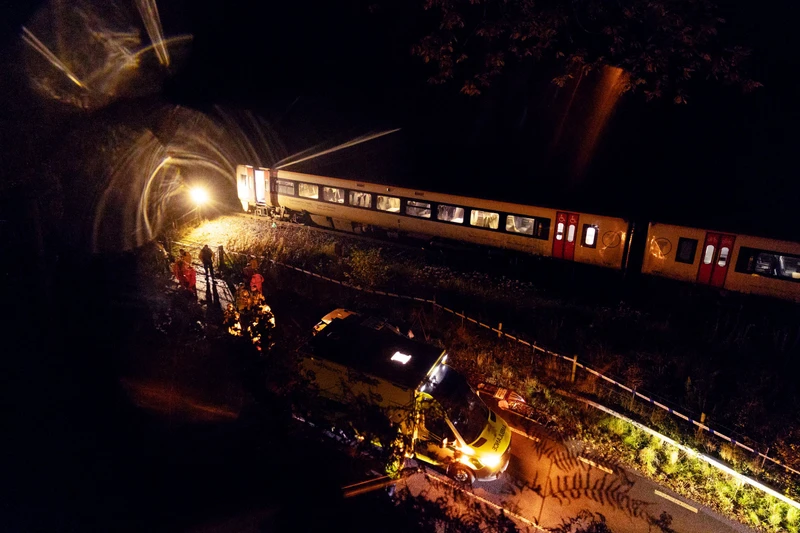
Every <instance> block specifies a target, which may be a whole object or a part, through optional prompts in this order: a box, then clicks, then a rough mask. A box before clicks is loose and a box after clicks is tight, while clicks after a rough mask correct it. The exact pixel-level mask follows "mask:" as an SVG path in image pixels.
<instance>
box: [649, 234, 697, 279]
mask: <svg viewBox="0 0 800 533" xmlns="http://www.w3.org/2000/svg"><path fill="white" fill-rule="evenodd" d="M705 234H706V231H705V230H701V229H696V228H686V227H683V226H674V225H671V224H660V223H657V222H651V223H650V225H649V226H648V230H647V241H646V243H645V249H644V259H643V261H642V272H643V273H644V274H652V275H655V276H663V277H666V278H672V279H677V280H681V281H689V282H694V281H695V280H696V279H697V271H698V268H699V266H700V256H701V255H702V254H700V253H698V249H697V248H698V247H697V246H696V247H695V250H694V252H693V253H688V252H689V251H688V250H684V252H685V253H684V254H683V255H681V256H680V257H679V250H678V246H679V243H680V244H683V245H684V246H687V245H686V244H685V243H687V242H691V241H694V242H696V243H702V242H703V239H704V238H705ZM681 239H684V240H683V241H682V240H681ZM700 247H701V246H700Z"/></svg>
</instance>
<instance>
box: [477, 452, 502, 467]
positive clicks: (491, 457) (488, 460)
mask: <svg viewBox="0 0 800 533" xmlns="http://www.w3.org/2000/svg"><path fill="white" fill-rule="evenodd" d="M500 459H501V457H500V455H498V454H496V453H490V454H487V455H484V456H482V457H481V463H483V464H484V465H486V466H488V467H489V468H495V467H496V466H497V465H499V464H500Z"/></svg>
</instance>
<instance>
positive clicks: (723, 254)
mask: <svg viewBox="0 0 800 533" xmlns="http://www.w3.org/2000/svg"><path fill="white" fill-rule="evenodd" d="M730 251H731V249H730V248H728V247H727V246H723V247H722V248H720V249H719V261H717V265H719V266H721V267H724V266H725V265H727V264H728V254H729V253H730Z"/></svg>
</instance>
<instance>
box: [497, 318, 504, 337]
mask: <svg viewBox="0 0 800 533" xmlns="http://www.w3.org/2000/svg"><path fill="white" fill-rule="evenodd" d="M502 336H503V323H502V322H500V323H499V324H498V325H497V338H498V339H499V338H500V337H502Z"/></svg>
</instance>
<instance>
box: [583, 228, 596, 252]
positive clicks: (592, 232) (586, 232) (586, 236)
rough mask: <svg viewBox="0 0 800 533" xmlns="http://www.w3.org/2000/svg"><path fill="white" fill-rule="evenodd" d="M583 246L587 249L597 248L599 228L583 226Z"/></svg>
mask: <svg viewBox="0 0 800 533" xmlns="http://www.w3.org/2000/svg"><path fill="white" fill-rule="evenodd" d="M582 240H583V246H586V247H587V248H597V226H593V225H591V224H584V225H583V239H582Z"/></svg>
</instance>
